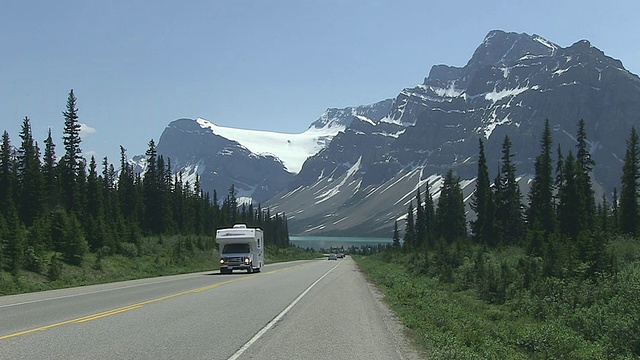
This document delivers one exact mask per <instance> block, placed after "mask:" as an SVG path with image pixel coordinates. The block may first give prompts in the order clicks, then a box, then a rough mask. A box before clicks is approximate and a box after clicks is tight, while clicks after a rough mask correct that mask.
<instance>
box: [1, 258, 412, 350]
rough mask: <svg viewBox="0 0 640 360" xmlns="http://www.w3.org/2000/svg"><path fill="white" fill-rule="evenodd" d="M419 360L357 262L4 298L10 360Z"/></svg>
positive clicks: (298, 264) (211, 274) (278, 267)
mask: <svg viewBox="0 0 640 360" xmlns="http://www.w3.org/2000/svg"><path fill="white" fill-rule="evenodd" d="M342 358H345V359H346V358H348V359H354V360H357V359H417V358H419V357H418V355H417V353H416V352H415V351H414V350H413V349H412V347H411V346H410V345H409V344H408V342H407V340H406V338H405V337H404V334H403V327H402V326H401V325H400V324H399V323H398V321H396V320H395V318H394V317H393V315H392V314H391V313H390V312H389V310H388V309H387V308H386V306H385V305H384V304H383V302H382V301H381V300H380V296H379V294H377V292H376V291H375V289H374V288H372V287H371V286H370V285H369V284H368V283H367V282H366V281H365V279H364V277H363V275H362V274H361V273H360V272H359V271H358V270H357V267H356V265H355V262H354V261H353V260H352V259H350V258H348V257H347V258H345V259H339V260H338V261H329V260H326V259H322V260H312V261H298V262H289V263H280V264H272V265H267V266H266V267H265V268H263V271H262V273H257V274H245V273H234V274H231V275H220V274H219V273H218V272H217V271H215V272H204V273H194V274H186V275H177V276H167V277H158V278H151V279H142V280H134V281H126V282H118V283H111V284H103V285H93V286H85V287H77V288H70V289H62V290H55V291H45V292H38V293H30V294H22V295H12V296H4V297H0V359H227V360H228V359H342Z"/></svg>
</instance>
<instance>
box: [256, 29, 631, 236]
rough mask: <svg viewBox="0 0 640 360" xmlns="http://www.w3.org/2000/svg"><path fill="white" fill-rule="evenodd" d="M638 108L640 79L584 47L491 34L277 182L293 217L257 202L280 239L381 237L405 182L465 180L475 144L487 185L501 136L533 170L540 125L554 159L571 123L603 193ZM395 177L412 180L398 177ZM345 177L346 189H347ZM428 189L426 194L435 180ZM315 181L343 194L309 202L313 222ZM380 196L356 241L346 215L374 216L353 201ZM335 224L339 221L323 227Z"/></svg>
mask: <svg viewBox="0 0 640 360" xmlns="http://www.w3.org/2000/svg"><path fill="white" fill-rule="evenodd" d="M639 100H640V79H639V78H638V77H637V76H636V75H634V74H631V73H630V72H628V71H627V70H625V69H624V67H623V66H622V63H621V62H620V61H619V60H616V59H613V58H610V57H608V56H606V55H605V54H604V53H603V52H602V51H600V50H598V49H597V48H595V47H593V46H591V44H590V43H589V42H588V41H586V40H582V41H578V42H576V43H575V44H573V45H572V46H570V47H567V48H561V47H559V46H558V45H555V44H553V43H551V42H549V41H547V40H545V39H542V38H541V37H539V36H537V35H527V34H516V33H506V32H503V31H492V32H490V33H489V34H488V35H487V36H486V38H485V40H484V41H483V43H482V44H481V45H480V46H479V47H478V49H477V50H476V51H475V52H474V54H473V56H472V57H471V59H470V60H469V62H468V63H467V65H466V66H464V67H462V68H459V67H450V66H446V65H436V66H434V67H433V68H432V69H431V72H430V74H429V76H428V77H427V78H426V79H425V80H424V82H423V83H422V84H420V85H418V86H416V87H414V88H407V89H404V90H403V91H402V92H401V93H400V94H399V95H398V96H397V97H396V99H395V100H393V101H392V106H391V108H390V110H389V112H388V114H387V115H386V116H384V117H381V118H380V119H379V120H376V121H364V120H362V119H359V118H356V119H354V120H353V121H352V122H351V124H350V125H349V127H348V128H347V129H346V130H345V131H344V133H341V134H339V135H338V136H336V137H335V138H334V139H333V140H332V142H331V143H330V144H329V146H327V147H326V148H325V149H324V150H323V151H321V152H319V153H318V154H317V155H315V156H314V157H311V158H309V159H308V160H307V162H306V163H305V164H304V166H303V168H302V170H301V171H300V173H299V174H298V175H297V176H296V178H295V179H294V180H293V181H292V183H291V184H290V186H289V190H290V191H294V190H295V194H296V196H299V197H301V196H302V194H303V193H305V192H308V194H307V196H306V200H305V201H303V200H302V199H301V198H298V199H297V200H296V202H297V203H298V204H300V203H306V204H307V207H305V208H304V212H299V213H297V214H295V213H296V211H302V210H303V209H301V208H300V207H299V206H298V205H297V204H295V202H291V201H290V200H289V199H291V197H287V195H288V194H289V193H287V194H281V195H280V196H278V197H276V198H274V199H272V200H271V201H269V202H268V203H267V205H271V206H273V207H275V208H276V209H278V210H280V211H285V212H286V213H287V214H292V213H293V214H295V215H292V216H290V217H289V224H290V230H291V231H292V233H295V232H299V233H305V234H318V233H324V234H331V233H341V234H344V233H345V232H353V233H358V234H361V235H371V234H384V236H390V229H392V228H393V221H394V219H396V218H398V217H399V216H401V215H402V214H403V213H404V212H406V208H407V207H406V206H407V204H408V201H409V200H410V198H409V197H407V196H406V195H405V194H411V197H413V198H414V197H415V189H416V186H420V188H421V189H422V190H423V191H424V183H425V179H427V178H429V177H431V176H432V175H435V174H444V173H445V172H446V171H447V170H448V169H449V168H453V169H454V171H455V172H456V173H457V175H458V176H460V178H461V179H463V180H464V179H473V178H474V177H475V176H476V173H477V163H476V161H477V156H478V139H482V140H483V141H484V143H485V153H486V156H487V159H488V165H489V172H490V176H491V177H493V176H495V175H496V174H497V171H498V166H499V161H500V160H499V159H500V156H501V154H500V150H501V144H502V142H503V140H504V138H505V136H509V138H510V140H511V142H512V144H513V146H512V149H511V150H512V153H513V154H515V156H514V161H515V164H516V166H517V170H518V173H520V174H522V175H526V174H533V161H534V159H535V157H536V156H537V155H538V154H539V152H540V145H539V144H540V138H541V134H542V131H543V128H544V123H545V120H546V119H548V120H549V122H550V125H551V127H552V136H553V142H554V143H553V146H554V150H555V148H557V147H558V145H559V146H560V148H561V149H562V152H563V154H564V156H566V155H567V154H568V152H569V151H572V152H574V153H575V145H576V143H575V134H576V132H577V124H578V121H579V120H580V119H583V120H584V121H585V123H586V128H585V130H586V133H587V140H588V141H589V144H590V146H591V148H590V151H591V154H592V157H593V158H594V160H595V161H596V166H595V168H594V172H593V176H594V181H595V182H596V187H597V188H598V187H599V189H600V191H603V192H604V193H606V194H608V195H609V194H611V193H612V192H613V189H614V187H618V188H619V183H620V176H621V173H622V170H621V169H622V162H621V160H622V159H623V158H624V154H625V150H626V144H625V140H626V139H627V138H628V136H629V133H630V130H631V126H636V127H638V126H639V125H640V101H639ZM554 155H555V154H554ZM356 165H357V166H356ZM417 170H419V175H415V171H417ZM401 174H405V175H406V176H408V177H412V176H413V177H414V181H409V182H407V181H400V180H399V179H398V176H400V175H401ZM409 174H413V175H411V176H409ZM328 179H329V180H331V181H330V182H327V183H324V182H325V181H327V180H328ZM433 179H435V178H433ZM345 181H346V182H347V183H348V184H355V183H357V184H358V187H353V188H349V187H348V186H346V185H345V183H343V182H345ZM433 182H434V184H435V185H436V188H433V187H432V191H433V192H437V190H439V188H437V186H439V185H438V182H437V180H433ZM320 183H323V184H324V187H323V188H322V189H324V190H323V191H324V192H326V191H328V190H327V189H328V188H331V187H333V188H334V192H335V191H338V190H340V189H339V186H338V185H341V186H343V189H342V190H340V191H341V192H342V193H345V192H349V196H348V197H346V198H344V199H343V201H342V202H340V201H338V202H336V203H335V204H334V205H335V206H334V207H332V208H331V209H329V208H324V207H322V206H317V209H320V208H322V211H323V212H324V214H320V213H318V214H317V215H314V214H313V212H314V210H313V209H314V208H316V205H313V206H310V205H311V204H315V201H319V199H320V198H319V194H322V192H319V190H318V186H319V184H320ZM400 187H402V189H400ZM382 188H386V189H388V190H387V192H388V193H391V192H393V193H395V194H396V195H397V196H399V197H398V198H396V199H395V200H393V201H392V199H391V198H389V199H388V202H387V203H386V204H381V205H380V206H382V207H384V209H385V211H384V214H385V215H384V216H383V215H380V216H379V217H378V218H377V220H376V219H373V218H370V217H366V216H365V218H367V219H368V220H367V221H368V222H367V226H366V227H367V230H366V231H364V233H361V232H360V231H358V230H356V229H358V228H360V229H362V228H363V227H364V225H363V223H358V221H350V220H349V219H353V218H355V217H356V216H355V215H354V214H356V213H359V212H360V211H367V212H368V215H372V214H375V213H377V210H375V211H374V209H375V206H372V205H370V204H371V203H372V200H371V196H365V195H366V194H370V193H375V192H376V191H380V189H382ZM392 189H393V190H392ZM523 194H524V195H525V199H523V200H524V201H526V195H527V193H526V192H525V191H524V190H523ZM289 195H290V194H289ZM314 199H315V200H314ZM332 199H338V197H337V196H333V197H332ZM397 199H403V200H402V201H398V200H397ZM323 204H324V203H323ZM327 212H329V213H327ZM323 216H324V217H323ZM336 217H337V218H340V219H342V220H340V221H339V222H338V223H335V224H334V221H333V219H335V218H336ZM373 223H377V225H376V226H373V225H372V224H373ZM338 224H339V225H338ZM347 224H348V226H347ZM376 229H377V230H376ZM294 231H295V232H294Z"/></svg>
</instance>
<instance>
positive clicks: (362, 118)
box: [356, 115, 376, 126]
mask: <svg viewBox="0 0 640 360" xmlns="http://www.w3.org/2000/svg"><path fill="white" fill-rule="evenodd" d="M356 119H358V120H360V121H363V122H366V123H369V124H371V125H373V126H376V123H375V122H373V120H371V119H369V118H368V117H366V116H362V115H356Z"/></svg>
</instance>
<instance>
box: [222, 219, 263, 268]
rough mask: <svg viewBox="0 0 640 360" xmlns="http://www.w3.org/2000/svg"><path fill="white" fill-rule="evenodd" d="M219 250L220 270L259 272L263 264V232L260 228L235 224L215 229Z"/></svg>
mask: <svg viewBox="0 0 640 360" xmlns="http://www.w3.org/2000/svg"><path fill="white" fill-rule="evenodd" d="M216 242H217V243H218V246H219V252H220V272H221V273H223V274H228V273H231V272H233V270H246V271H247V272H248V273H252V272H254V271H255V272H260V271H261V270H262V266H263V265H264V233H263V231H262V229H260V228H248V227H247V226H246V225H244V224H236V225H234V226H233V227H232V228H226V229H219V230H217V231H216Z"/></svg>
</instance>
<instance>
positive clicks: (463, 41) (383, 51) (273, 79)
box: [0, 0, 640, 164]
mask: <svg viewBox="0 0 640 360" xmlns="http://www.w3.org/2000/svg"><path fill="white" fill-rule="evenodd" d="M638 14H640V2H639V1H636V0H628V1H616V0H611V1H606V2H603V1H591V0H582V1H573V0H571V1H559V0H553V1H547V0H538V1H535V2H531V1H526V2H525V1H494V0H487V1H426V0H415V1H414V0H409V1H400V0H390V1H376V0H370V1H351V0H325V1H304V0H286V1H285V0H282V1H266V0H263V1H258V0H211V1H162V0H158V1H157V0H144V1H143V0H126V1H121V0H112V1H98V0H75V1H70V0H69V1H67V0H61V1H29V0H23V1H20V0H15V1H14V0H0V49H1V50H0V125H1V126H0V131H4V130H6V131H8V132H9V135H10V137H11V141H12V144H13V145H15V146H19V144H20V138H19V132H20V126H21V124H22V119H23V118H24V117H25V116H28V117H29V118H30V119H31V125H32V128H33V132H34V136H35V138H36V140H37V141H38V143H39V144H40V146H41V148H42V147H43V145H42V143H43V140H44V138H45V137H46V132H47V129H48V128H49V127H51V128H52V130H53V134H54V140H55V142H56V146H57V151H58V155H61V153H62V151H63V150H62V139H61V136H62V128H63V122H64V120H63V117H62V111H64V110H65V105H66V99H67V95H68V93H69V90H70V89H74V92H75V94H76V97H77V98H78V109H79V121H80V122H81V123H83V124H85V125H86V127H85V130H86V132H85V133H83V142H82V145H81V147H82V150H83V151H84V152H85V154H87V155H91V154H94V155H95V156H96V158H97V159H98V161H99V162H100V161H101V159H102V158H103V157H104V156H108V158H109V161H110V162H111V163H114V164H118V162H119V146H120V145H122V146H124V147H125V148H126V149H128V152H127V154H128V155H129V157H132V156H133V155H137V154H142V153H144V151H145V150H146V148H147V143H148V142H149V140H150V139H154V140H155V141H156V142H157V141H158V140H159V138H160V135H161V134H162V131H163V130H164V128H165V127H166V126H167V124H168V123H169V122H171V121H172V120H175V119H178V118H185V117H186V118H194V119H195V118H197V117H203V118H205V119H207V120H210V121H212V122H214V123H216V124H218V125H221V126H230V127H238V128H245V129H254V130H269V131H278V132H286V133H299V132H302V131H304V130H306V129H307V127H308V126H309V125H310V124H311V122H313V121H314V120H316V119H317V118H318V117H319V116H320V115H321V114H322V113H323V112H324V110H325V109H326V108H329V107H345V106H351V105H362V104H370V103H373V102H376V101H378V100H382V99H386V98H392V97H395V96H396V95H397V94H398V93H399V92H400V91H401V90H402V89H403V88H405V87H412V86H415V85H417V84H419V83H421V82H422V81H423V79H424V77H426V76H427V75H428V73H429V70H430V68H431V66H432V65H435V64H448V65H455V66H463V65H465V64H466V62H467V61H468V59H469V58H470V57H471V55H472V54H473V51H474V50H475V48H476V47H477V46H478V45H479V44H480V43H481V42H482V40H483V39H484V36H485V35H486V34H487V33H488V32H489V31H490V30H493V29H502V30H505V31H514V32H525V33H528V34H538V35H540V36H542V37H544V38H546V39H548V40H550V41H552V42H554V43H556V44H558V45H560V46H562V47H566V46H570V45H571V44H573V43H574V42H576V41H578V40H581V39H588V40H589V41H591V43H592V44H593V45H594V46H596V47H598V48H600V49H601V50H603V51H604V52H605V54H607V55H609V56H611V57H614V58H617V59H620V60H621V61H622V62H623V64H624V65H625V67H626V68H627V69H628V70H630V71H631V72H633V73H634V74H639V73H640V42H639V40H638V34H640V30H639V29H638V27H639V26H638Z"/></svg>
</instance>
